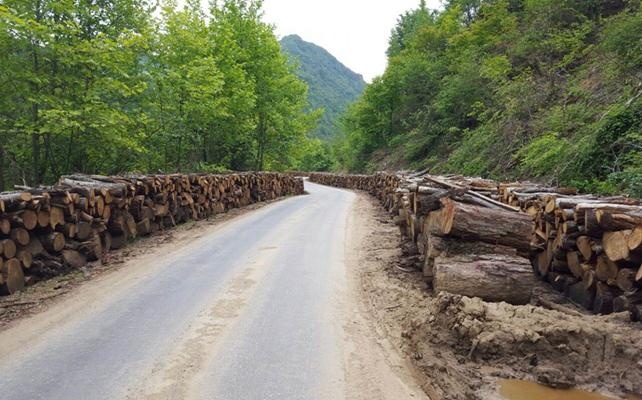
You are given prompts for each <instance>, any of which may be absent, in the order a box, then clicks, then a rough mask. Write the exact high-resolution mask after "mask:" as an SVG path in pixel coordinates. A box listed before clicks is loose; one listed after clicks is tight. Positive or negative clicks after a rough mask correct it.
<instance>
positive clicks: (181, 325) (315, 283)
mask: <svg viewBox="0 0 642 400" xmlns="http://www.w3.org/2000/svg"><path fill="white" fill-rule="evenodd" d="M306 187H307V190H308V191H309V195H304V196H298V197H293V198H289V199H286V200H283V201H280V202H276V203H274V204H272V205H269V206H267V207H264V208H261V209H259V210H256V211H252V212H250V213H248V214H246V215H243V216H240V217H238V218H235V219H233V220H232V221H230V222H228V223H225V224H224V225H223V226H221V227H217V228H216V229H213V230H212V231H211V232H205V233H204V234H203V235H202V236H201V237H199V238H195V239H194V240H192V241H191V242H190V244H189V245H187V246H181V247H177V246H172V244H171V243H169V244H166V245H163V246H161V247H159V248H158V249H157V250H155V251H154V253H155V254H152V255H151V259H149V260H147V261H143V262H141V263H142V264H144V265H138V266H137V267H136V268H134V267H132V270H131V271H127V268H125V269H123V270H121V271H116V272H114V273H113V274H112V275H114V276H110V277H108V278H105V279H103V280H99V281H98V282H95V283H94V282H90V283H89V284H88V285H87V287H84V288H81V289H83V290H80V291H79V293H77V294H76V295H75V296H72V297H74V298H73V299H70V300H68V301H64V302H62V303H61V304H58V305H56V306H55V307H54V308H53V309H51V310H48V311H46V312H44V313H42V314H41V315H37V316H35V317H32V318H30V319H28V320H26V321H21V323H19V324H18V325H16V326H14V327H12V328H10V329H8V330H5V331H3V332H1V333H0V398H1V399H5V400H12V399H16V400H18V399H20V400H23V399H48V400H56V399H65V400H70V399H125V398H131V399H139V398H140V399H184V398H194V399H230V400H232V399H244V400H248V399H250V400H251V399H323V398H327V399H338V398H343V393H344V389H345V388H344V385H345V379H344V376H345V371H344V367H343V364H344V354H343V341H344V340H343V338H342V335H343V334H342V324H343V315H342V311H341V310H340V307H339V306H338V305H337V304H339V303H340V302H341V298H342V296H343V294H342V293H344V291H345V287H344V284H343V280H344V275H345V265H344V256H345V254H344V250H345V245H344V242H345V234H346V220H347V216H348V213H349V210H350V207H351V204H352V203H353V201H354V198H355V195H354V193H351V192H349V191H344V190H338V189H332V188H327V187H323V186H319V185H315V184H310V183H306ZM92 285H93V287H92Z"/></svg>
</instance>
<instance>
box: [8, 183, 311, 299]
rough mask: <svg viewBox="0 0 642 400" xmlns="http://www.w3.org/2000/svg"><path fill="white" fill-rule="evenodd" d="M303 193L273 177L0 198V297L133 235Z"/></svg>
mask: <svg viewBox="0 0 642 400" xmlns="http://www.w3.org/2000/svg"><path fill="white" fill-rule="evenodd" d="M302 193H303V181H302V180H301V179H298V178H294V177H290V176H287V175H283V174H277V173H238V174H225V175H211V174H189V175H182V174H174V175H146V176H127V177H106V176H97V175H91V176H87V175H72V176H64V177H62V178H61V179H60V180H59V182H58V184H56V185H54V186H52V187H43V188H26V187H21V188H19V190H18V191H15V192H11V193H0V272H1V273H0V293H1V294H11V293H14V292H16V291H19V290H21V289H22V288H23V287H24V286H25V284H30V283H33V282H35V281H37V280H40V279H46V278H50V277H52V276H56V275H60V274H62V273H65V272H67V271H69V270H72V269H75V268H81V267H82V266H84V265H85V264H86V263H87V262H88V261H94V260H99V259H102V258H103V257H104V255H105V253H106V252H108V251H109V250H111V249H119V248H122V247H124V246H126V245H127V243H128V241H129V240H130V239H131V238H134V237H137V236H146V235H149V234H152V233H155V232H157V231H159V230H163V229H167V228H170V227H173V226H175V225H177V224H180V223H182V222H185V221H188V220H201V219H204V218H207V217H209V216H211V215H214V214H218V213H223V212H225V211H227V210H229V209H232V208H237V207H242V206H245V205H248V204H251V203H255V202H260V201H265V200H271V199H275V198H278V197H281V196H286V195H296V194H302Z"/></svg>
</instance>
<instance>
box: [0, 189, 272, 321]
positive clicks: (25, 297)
mask: <svg viewBox="0 0 642 400" xmlns="http://www.w3.org/2000/svg"><path fill="white" fill-rule="evenodd" d="M280 200H282V199H276V200H272V201H266V202H262V203H256V204H251V205H249V206H246V207H243V208H237V209H232V210H230V211H228V212H226V213H224V214H217V215H215V216H212V217H210V218H209V219H207V220H203V221H197V222H193V221H192V222H188V223H185V224H183V225H179V226H177V227H175V228H173V229H169V230H165V231H161V232H158V233H156V234H153V235H151V236H148V237H144V238H139V239H136V240H135V241H134V243H130V245H129V246H127V247H125V248H123V249H121V250H114V251H111V252H109V253H107V255H106V257H105V259H104V260H103V261H102V262H93V263H89V264H87V266H86V267H83V268H81V269H80V270H76V271H73V272H71V273H69V274H66V275H61V276H58V277H55V278H52V279H48V280H45V281H42V282H38V283H36V284H35V285H33V286H29V287H27V288H26V289H25V290H24V291H22V292H18V293H15V294H13V295H10V296H1V297H0V330H4V329H6V328H7V327H8V326H9V325H11V324H12V323H13V322H14V321H16V320H18V319H20V318H22V317H25V316H28V315H33V314H37V313H40V312H43V311H45V310H47V309H48V308H49V307H51V305H53V304H55V303H57V302H58V301H60V300H61V299H63V298H66V297H67V296H68V295H72V294H73V292H74V289H76V288H78V287H80V286H82V285H83V284H85V283H86V282H88V281H90V280H93V279H95V278H97V277H99V276H103V275H105V274H106V273H108V272H113V271H117V270H119V269H120V268H122V267H123V266H124V265H125V262H126V261H132V260H133V261H135V260H136V257H141V256H143V255H145V254H147V253H150V251H151V250H152V249H155V248H157V247H159V246H161V245H162V244H165V243H169V242H172V243H173V244H180V242H181V241H185V242H189V241H190V240H191V239H192V238H194V237H195V236H199V235H201V234H202V233H204V232H205V231H207V230H209V229H211V228H212V227H213V226H214V225H218V224H221V223H223V222H226V221H229V220H231V219H233V218H235V217H238V216H239V215H242V214H245V213H247V212H250V211H253V210H257V209H259V208H262V207H265V206H266V205H268V204H272V203H274V202H277V201H280Z"/></svg>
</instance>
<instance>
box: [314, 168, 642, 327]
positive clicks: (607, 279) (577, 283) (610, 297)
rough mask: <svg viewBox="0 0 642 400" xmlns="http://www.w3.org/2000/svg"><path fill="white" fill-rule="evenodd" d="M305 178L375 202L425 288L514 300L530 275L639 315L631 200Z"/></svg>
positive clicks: (640, 247)
mask: <svg viewBox="0 0 642 400" xmlns="http://www.w3.org/2000/svg"><path fill="white" fill-rule="evenodd" d="M310 180H311V181H314V182H318V183H323V184H327V185H331V186H338V187H345V188H351V189H362V190H366V191H369V192H370V193H372V194H374V195H375V196H376V197H377V198H379V200H381V201H382V202H383V203H384V205H385V206H386V207H387V208H388V209H389V211H390V212H391V213H393V215H394V216H395V219H396V222H397V223H398V224H399V225H400V227H401V229H402V233H403V234H404V236H406V237H407V238H408V239H410V242H411V246H410V250H409V251H410V253H413V252H414V253H416V261H417V263H419V264H421V265H422V267H423V270H424V274H425V276H426V279H427V280H428V281H429V282H430V283H432V285H433V287H434V288H435V290H447V291H451V292H454V293H459V294H468V295H472V296H477V297H481V298H484V299H486V300H491V301H497V300H505V301H508V302H511V303H516V304H518V303H523V302H525V301H527V297H528V296H527V295H524V293H529V292H530V288H532V286H533V285H534V281H533V280H532V277H533V276H538V277H539V278H541V279H543V280H545V281H547V282H549V283H550V284H551V285H552V286H553V287H554V288H555V289H557V290H559V291H560V292H563V293H564V294H566V295H567V296H568V297H569V298H570V299H571V300H572V301H573V302H575V303H576V304H578V305H581V306H583V307H585V308H586V309H589V310H592V311H593V312H595V313H602V314H607V313H611V312H620V311H629V312H630V315H631V317H632V319H633V320H640V319H641V318H642V315H641V314H642V203H641V201H640V200H637V199H631V198H628V197H622V196H616V197H599V196H592V195H580V194H578V193H577V191H576V190H575V189H571V188H555V187H545V186H542V185H538V184H533V183H522V182H520V183H497V182H494V181H489V180H484V179H477V178H464V177H460V176H442V177H439V176H431V175H426V174H421V173H419V174H414V175H404V174H376V175H372V176H369V175H354V176H350V175H332V174H312V175H311V176H310ZM384 183H385V184H384ZM524 257H528V258H529V259H530V265H531V266H532V269H531V267H528V269H529V273H528V274H526V273H525V271H526V267H527V266H526V264H525V262H524V261H525V259H524ZM532 270H534V272H535V274H533V273H532ZM528 275H530V277H529V276H528ZM501 279H504V281H502V280H501ZM520 293H521V296H520Z"/></svg>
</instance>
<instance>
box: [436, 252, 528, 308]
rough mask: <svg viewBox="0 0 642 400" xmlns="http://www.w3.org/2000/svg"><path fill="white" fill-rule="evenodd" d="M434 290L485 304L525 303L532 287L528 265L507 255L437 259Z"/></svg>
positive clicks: (523, 259) (523, 260) (521, 259)
mask: <svg viewBox="0 0 642 400" xmlns="http://www.w3.org/2000/svg"><path fill="white" fill-rule="evenodd" d="M433 285H434V290H435V291H436V292H439V291H447V292H450V293H455V294H461V295H464V296H469V297H479V298H481V299H484V300H486V301H505V302H508V303H511V304H527V303H528V302H529V301H530V298H531V291H532V289H533V286H534V285H535V277H534V275H533V272H532V269H531V267H530V263H529V262H528V260H526V259H525V258H522V257H515V256H509V255H499V254H495V255H477V256H474V255H473V256H464V255H461V256H455V257H437V258H436V259H435V265H434V281H433Z"/></svg>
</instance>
